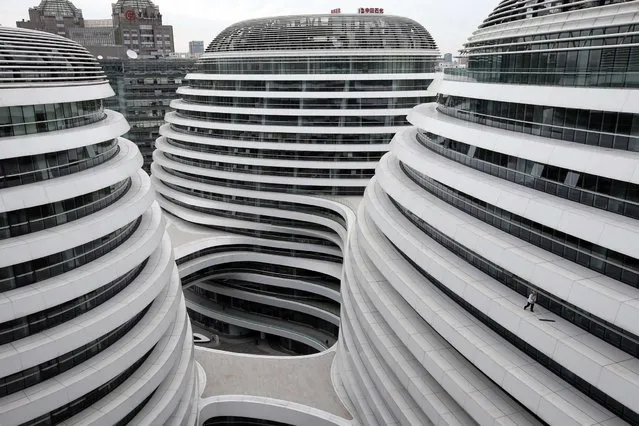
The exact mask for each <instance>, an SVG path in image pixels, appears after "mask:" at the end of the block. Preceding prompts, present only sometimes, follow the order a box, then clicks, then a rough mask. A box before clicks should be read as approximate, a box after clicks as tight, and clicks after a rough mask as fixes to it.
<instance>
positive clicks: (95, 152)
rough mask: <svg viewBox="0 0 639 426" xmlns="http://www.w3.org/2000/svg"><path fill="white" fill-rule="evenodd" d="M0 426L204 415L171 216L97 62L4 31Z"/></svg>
mask: <svg viewBox="0 0 639 426" xmlns="http://www.w3.org/2000/svg"><path fill="white" fill-rule="evenodd" d="M0 49H1V50H2V52H3V54H2V59H1V61H0V65H1V69H2V71H1V72H0V90H1V91H2V97H0V144H1V145H2V149H0V359H1V362H0V424H2V425H6V426H12V425H30V426H31V425H33V426H35V425H54V424H68V425H71V424H76V425H77V424H92V425H99V424H104V425H115V424H135V425H145V424H146V425H161V424H189V425H194V424H196V419H197V400H198V396H199V391H198V382H197V376H196V375H195V362H194V357H193V341H192V336H191V328H190V324H189V320H188V317H187V314H186V307H185V304H184V303H185V302H184V297H183V295H182V290H181V287H180V280H179V276H178V270H177V267H176V265H175V261H174V257H173V250H172V247H171V242H170V240H169V237H168V236H167V235H166V232H165V223H164V219H163V216H162V211H161V209H160V207H159V205H158V204H157V202H156V201H155V199H154V193H153V190H152V187H151V183H150V180H149V177H148V175H147V174H146V173H144V172H143V171H142V170H141V169H140V168H141V166H142V156H141V155H140V152H139V150H138V149H137V147H136V146H135V144H133V143H132V142H130V141H128V140H126V139H124V138H122V137H121V135H122V134H123V133H125V132H126V131H127V130H128V128H129V126H128V124H127V122H126V120H125V119H124V117H123V116H122V115H121V114H119V113H117V112H113V111H110V110H106V109H104V107H103V101H104V99H106V98H108V97H110V96H112V95H113V91H112V90H111V88H110V86H109V84H108V81H107V78H106V75H105V74H104V72H103V71H102V69H101V67H100V64H99V63H98V62H97V60H96V59H95V58H94V57H93V56H92V55H91V54H90V53H89V52H88V51H87V50H86V49H84V48H83V47H81V46H80V45H78V44H77V43H75V42H73V41H71V40H69V39H67V38H64V37H61V36H57V35H51V34H48V33H43V32H39V31H32V30H27V29H16V28H6V27H0Z"/></svg>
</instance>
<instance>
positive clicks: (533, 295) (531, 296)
mask: <svg viewBox="0 0 639 426" xmlns="http://www.w3.org/2000/svg"><path fill="white" fill-rule="evenodd" d="M536 301H537V292H536V291H535V290H533V291H531V292H530V294H529V295H528V303H526V306H524V311H525V310H526V308H528V307H529V306H530V312H535V302H536Z"/></svg>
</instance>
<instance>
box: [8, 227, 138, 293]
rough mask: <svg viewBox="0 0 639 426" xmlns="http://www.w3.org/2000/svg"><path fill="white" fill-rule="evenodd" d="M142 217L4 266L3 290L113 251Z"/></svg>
mask: <svg viewBox="0 0 639 426" xmlns="http://www.w3.org/2000/svg"><path fill="white" fill-rule="evenodd" d="M140 221H141V219H137V220H136V221H134V222H132V223H130V224H128V225H125V226H124V227H122V228H120V229H118V230H117V231H115V232H112V233H110V234H107V235H105V236H103V237H101V238H98V239H96V240H93V241H90V242H88V243H86V244H83V245H81V246H77V247H74V248H71V249H68V250H65V251H63V252H60V253H55V254H52V255H49V256H46V257H41V258H38V259H34V260H30V261H27V262H22V263H19V264H15V265H10V266H5V267H2V268H0V293H2V292H5V291H10V290H13V289H16V288H20V287H24V286H27V285H29V284H34V283H37V282H40V281H44V280H46V279H49V278H53V277H56V276H58V275H61V274H64V273H65V272H69V271H71V270H73V269H76V268H79V267H81V266H83V265H86V264H87V263H90V262H92V261H93V260H95V259H98V258H100V257H102V256H104V255H105V254H107V253H110V252H111V251H113V250H115V249H116V248H117V247H118V246H119V245H121V244H122V243H124V242H125V241H126V240H127V239H128V238H129V237H130V236H131V235H132V234H133V233H134V232H135V231H136V229H137V227H138V225H139V224H140Z"/></svg>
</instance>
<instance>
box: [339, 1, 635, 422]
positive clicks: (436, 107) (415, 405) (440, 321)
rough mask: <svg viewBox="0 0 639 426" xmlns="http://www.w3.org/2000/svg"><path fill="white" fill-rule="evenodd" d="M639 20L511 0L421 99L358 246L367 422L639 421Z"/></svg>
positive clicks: (351, 324) (349, 299)
mask: <svg viewBox="0 0 639 426" xmlns="http://www.w3.org/2000/svg"><path fill="white" fill-rule="evenodd" d="M638 30H639V1H619V0H617V1H611V0H608V1H581V0H579V1H530V0H505V1H502V2H501V3H500V4H499V5H498V6H497V8H496V9H495V11H494V12H493V13H492V14H491V15H490V16H489V17H488V19H487V20H486V21H485V22H484V23H483V24H482V25H481V26H480V28H479V29H478V30H477V31H476V32H475V33H474V34H473V35H472V36H471V37H470V39H469V41H468V43H467V44H466V45H465V51H464V54H465V55H466V56H467V57H468V69H467V70H457V69H452V70H447V71H446V76H445V79H444V81H443V82H442V84H441V87H440V88H439V92H440V94H439V96H438V100H437V103H431V104H426V105H421V106H419V107H417V108H415V109H414V110H413V111H412V112H411V113H410V114H409V117H408V119H409V121H410V122H411V123H412V124H414V125H415V128H412V129H407V130H404V131H401V132H400V133H398V134H397V135H396V137H395V138H394V140H393V143H392V144H391V147H392V149H391V152H390V153H389V154H388V155H386V156H384V157H383V158H382V160H381V162H380V164H379V166H378V169H377V172H376V175H375V177H374V178H373V179H372V180H371V184H370V186H369V187H368V188H367V190H366V193H365V196H364V200H363V202H362V204H361V205H360V209H359V214H358V223H357V228H356V230H354V231H353V233H352V235H351V236H350V244H349V248H348V251H347V255H346V260H345V282H344V283H343V285H342V325H341V333H340V341H339V345H338V348H339V349H338V355H337V371H338V372H339V374H336V375H335V376H334V377H335V378H337V379H339V383H340V384H341V385H343V386H344V388H345V390H346V392H347V394H348V396H349V400H350V401H349V402H350V406H351V407H352V408H353V409H354V413H353V414H354V416H355V417H356V418H358V419H360V420H361V421H362V423H364V424H371V425H372V424H415V425H417V424H419V425H422V424H430V423H432V424H464V425H465V424H482V425H484V424H517V425H522V424H544V423H545V424H552V425H568V424H573V425H576V424H591V425H593V424H599V425H603V424H606V425H609V424H615V425H616V424H626V423H629V424H639V414H638V413H639V361H638V357H639V337H638V336H639V304H638V303H637V301H638V300H639V221H638V220H637V219H638V218H639V62H637V61H638V58H639V45H637V43H636V42H637V36H636V32H637V31H638ZM533 291H535V292H537V300H536V304H535V305H534V312H531V310H530V309H527V310H526V309H523V308H524V306H525V305H526V299H527V297H528V295H529V294H530V293H531V292H533ZM355 413H356V414H355Z"/></svg>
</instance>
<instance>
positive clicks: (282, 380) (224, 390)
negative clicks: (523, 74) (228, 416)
mask: <svg viewBox="0 0 639 426" xmlns="http://www.w3.org/2000/svg"><path fill="white" fill-rule="evenodd" d="M334 357H335V351H334V350H329V351H326V352H323V353H321V354H317V355H310V356H297V357H273V356H251V355H240V354H235V353H230V352H222V351H216V350H211V349H204V348H197V349H196V351H195V359H196V361H197V362H198V363H199V364H200V365H201V366H202V368H203V369H204V371H205V372H206V376H207V381H206V387H205V388H204V390H203V392H202V398H208V397H212V396H220V395H251V396H257V397H267V398H273V399H278V400H283V401H291V402H296V403H298V404H302V405H306V406H308V407H313V408H316V409H319V410H322V411H325V412H327V413H331V414H334V415H336V416H339V417H342V418H343V419H347V420H351V419H352V417H351V415H350V414H349V412H348V410H347V409H346V408H345V407H344V405H343V404H342V402H341V401H340V399H339V397H338V396H337V393H336V392H335V389H334V388H333V383H332V381H331V365H332V363H333V358H334Z"/></svg>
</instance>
